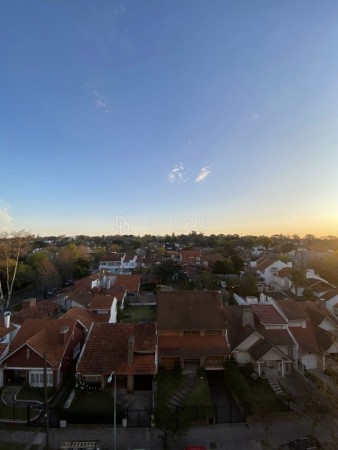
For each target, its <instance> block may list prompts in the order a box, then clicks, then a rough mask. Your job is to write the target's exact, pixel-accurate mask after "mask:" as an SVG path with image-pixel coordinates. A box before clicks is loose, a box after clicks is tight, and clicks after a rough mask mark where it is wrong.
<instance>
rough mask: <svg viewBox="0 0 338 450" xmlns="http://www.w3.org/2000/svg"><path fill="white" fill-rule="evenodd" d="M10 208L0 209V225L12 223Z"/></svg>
mask: <svg viewBox="0 0 338 450" xmlns="http://www.w3.org/2000/svg"><path fill="white" fill-rule="evenodd" d="M9 210H10V208H0V223H2V224H6V225H8V224H10V223H11V222H13V217H12V216H11V215H10V214H9Z"/></svg>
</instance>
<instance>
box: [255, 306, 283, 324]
mask: <svg viewBox="0 0 338 450" xmlns="http://www.w3.org/2000/svg"><path fill="white" fill-rule="evenodd" d="M250 307H251V308H252V310H253V312H254V314H255V316H256V317H257V319H258V320H259V322H260V323H262V324H263V325H284V324H286V323H287V322H286V320H285V319H284V318H283V317H282V316H281V315H280V314H279V312H278V311H277V309H276V308H275V307H274V306H273V305H250Z"/></svg>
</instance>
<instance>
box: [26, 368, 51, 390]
mask: <svg viewBox="0 0 338 450" xmlns="http://www.w3.org/2000/svg"><path fill="white" fill-rule="evenodd" d="M29 384H30V385H31V386H35V387H43V386H44V373H43V371H32V372H30V375H29ZM47 386H53V373H52V372H47Z"/></svg>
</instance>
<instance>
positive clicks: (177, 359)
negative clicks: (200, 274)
mask: <svg viewBox="0 0 338 450" xmlns="http://www.w3.org/2000/svg"><path fill="white" fill-rule="evenodd" d="M157 327H158V355H159V356H158V357H159V365H160V366H163V367H166V368H173V367H174V366H175V365H176V364H178V365H180V366H181V367H182V368H185V367H187V366H189V365H195V366H198V367H204V368H205V369H206V370H219V371H222V370H224V363H225V359H226V358H227V357H228V356H229V348H228V344H227V330H226V318H225V314H224V307H223V301H222V295H221V293H220V292H218V291H164V292H159V293H158V298H157Z"/></svg>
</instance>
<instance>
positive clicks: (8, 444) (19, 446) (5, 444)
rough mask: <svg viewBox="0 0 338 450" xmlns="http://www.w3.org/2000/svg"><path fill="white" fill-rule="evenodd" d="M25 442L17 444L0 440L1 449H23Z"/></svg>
mask: <svg viewBox="0 0 338 450" xmlns="http://www.w3.org/2000/svg"><path fill="white" fill-rule="evenodd" d="M25 447H26V445H25V444H18V443H16V442H0V448H1V450H24V448H25Z"/></svg>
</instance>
